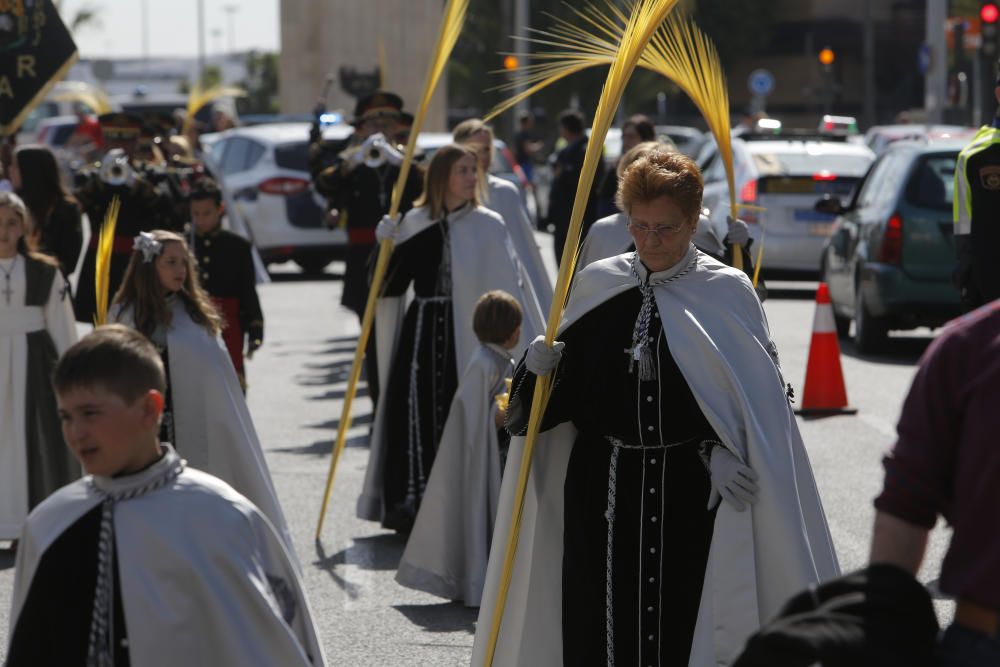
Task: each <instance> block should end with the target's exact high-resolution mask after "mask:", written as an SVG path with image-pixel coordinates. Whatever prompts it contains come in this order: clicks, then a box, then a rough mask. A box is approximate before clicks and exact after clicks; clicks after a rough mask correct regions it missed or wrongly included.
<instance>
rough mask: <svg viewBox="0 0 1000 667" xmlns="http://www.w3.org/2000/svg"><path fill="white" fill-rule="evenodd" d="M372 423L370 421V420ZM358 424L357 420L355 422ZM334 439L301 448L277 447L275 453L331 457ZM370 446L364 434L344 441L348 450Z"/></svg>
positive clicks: (366, 435) (318, 441) (349, 437)
mask: <svg viewBox="0 0 1000 667" xmlns="http://www.w3.org/2000/svg"><path fill="white" fill-rule="evenodd" d="M369 421H370V420H369ZM354 423H355V424H357V423H358V421H357V420H355V422H354ZM333 442H334V438H333V437H329V438H326V439H324V440H317V441H316V442H313V443H312V444H309V445H302V446H301V447H277V448H275V449H274V450H273V451H276V452H281V453H282V454H302V455H305V456H329V455H330V452H332V451H333ZM367 446H368V434H367V433H364V434H362V435H353V436H348V437H347V440H345V441H344V447H347V448H351V449H354V448H358V447H367Z"/></svg>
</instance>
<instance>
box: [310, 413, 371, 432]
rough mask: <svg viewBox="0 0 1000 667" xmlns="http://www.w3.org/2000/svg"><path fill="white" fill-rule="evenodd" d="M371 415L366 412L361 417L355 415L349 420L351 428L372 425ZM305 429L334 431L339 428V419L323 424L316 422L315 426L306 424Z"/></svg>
mask: <svg viewBox="0 0 1000 667" xmlns="http://www.w3.org/2000/svg"><path fill="white" fill-rule="evenodd" d="M372 418H373V417H372V413H370V412H366V413H365V414H363V415H355V416H354V417H353V418H352V419H351V426H352V427H353V426H368V425H369V424H371V423H372ZM306 428H318V429H323V430H334V431H336V430H337V429H338V428H340V420H339V419H331V420H328V421H325V422H316V423H315V424H307V425H306Z"/></svg>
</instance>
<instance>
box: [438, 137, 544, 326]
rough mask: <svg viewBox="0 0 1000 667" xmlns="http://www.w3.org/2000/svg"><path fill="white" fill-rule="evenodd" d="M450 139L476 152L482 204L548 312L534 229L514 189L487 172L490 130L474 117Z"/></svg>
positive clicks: (491, 141)
mask: <svg viewBox="0 0 1000 667" xmlns="http://www.w3.org/2000/svg"><path fill="white" fill-rule="evenodd" d="M452 137H453V138H454V139H455V143H459V144H466V145H467V146H469V148H471V149H473V150H474V151H476V157H477V160H478V161H479V197H480V199H481V200H482V204H483V206H485V207H486V208H488V209H490V210H491V211H496V212H497V213H498V214H500V217H501V218H503V223H504V224H505V225H506V226H507V233H508V234H510V240H511V243H512V244H513V247H514V257H515V259H516V260H517V262H518V263H519V264H520V265H521V266H522V267H523V270H524V273H525V274H526V275H527V277H528V282H530V283H531V289H532V291H534V293H535V297H536V298H537V300H538V303H539V305H540V306H541V307H542V310H543V311H544V312H548V310H549V306H550V305H551V304H552V278H551V277H550V276H549V272H548V269H547V268H546V267H545V262H543V261H542V253H541V251H540V250H539V249H538V243H537V242H536V241H535V228H534V226H533V225H532V224H531V221H530V220H528V212H527V210H525V207H524V202H522V201H521V195H520V193H519V192H518V191H517V187H516V186H515V185H514V184H513V183H511V182H510V181H507V180H504V179H502V178H500V177H499V176H494V175H493V174H491V173H490V166H491V165H492V164H493V150H494V147H493V128H492V127H490V126H489V125H487V124H486V123H484V122H483V121H481V120H479V119H478V118H470V119H469V120H466V121H463V122H461V123H459V124H458V125H457V126H456V127H455V131H454V132H453V134H452Z"/></svg>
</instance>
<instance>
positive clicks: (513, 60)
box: [503, 54, 521, 72]
mask: <svg viewBox="0 0 1000 667" xmlns="http://www.w3.org/2000/svg"><path fill="white" fill-rule="evenodd" d="M520 64H521V63H520V62H519V61H518V59H517V56H515V55H510V54H508V55H506V56H504V57H503V68H504V69H505V70H507V71H508V72H510V71H511V70H515V69H517V68H518V66H519V65H520Z"/></svg>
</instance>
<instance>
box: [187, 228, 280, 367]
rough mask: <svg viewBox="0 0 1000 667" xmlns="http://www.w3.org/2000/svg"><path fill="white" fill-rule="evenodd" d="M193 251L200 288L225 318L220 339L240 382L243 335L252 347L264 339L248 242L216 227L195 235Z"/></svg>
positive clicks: (261, 313) (261, 314) (261, 315)
mask: <svg viewBox="0 0 1000 667" xmlns="http://www.w3.org/2000/svg"><path fill="white" fill-rule="evenodd" d="M193 249H194V254H195V259H196V261H197V262H198V273H199V278H200V279H201V285H202V287H204V288H205V291H207V292H208V293H209V295H210V296H212V298H213V299H214V300H215V301H216V305H217V306H218V307H219V309H220V311H221V312H222V314H223V315H224V317H225V320H226V326H225V328H224V329H223V331H222V337H223V340H224V341H225V343H226V348H227V349H228V350H229V356H230V358H232V360H233V366H234V367H235V368H236V371H237V373H238V374H239V375H240V378H241V379H242V378H243V341H244V335H246V336H248V337H249V339H250V341H251V342H252V343H253V347H257V346H259V344H260V343H261V342H263V340H264V314H263V312H261V309H260V300H259V299H258V298H257V278H256V273H255V271H254V266H253V255H252V254H251V246H250V242H249V241H247V240H246V239H244V238H243V237H241V236H239V235H237V234H234V233H232V232H230V231H227V230H224V229H222V228H221V227H216V228H215V230H213V231H211V232H208V233H207V234H195V235H194V244H193Z"/></svg>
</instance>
